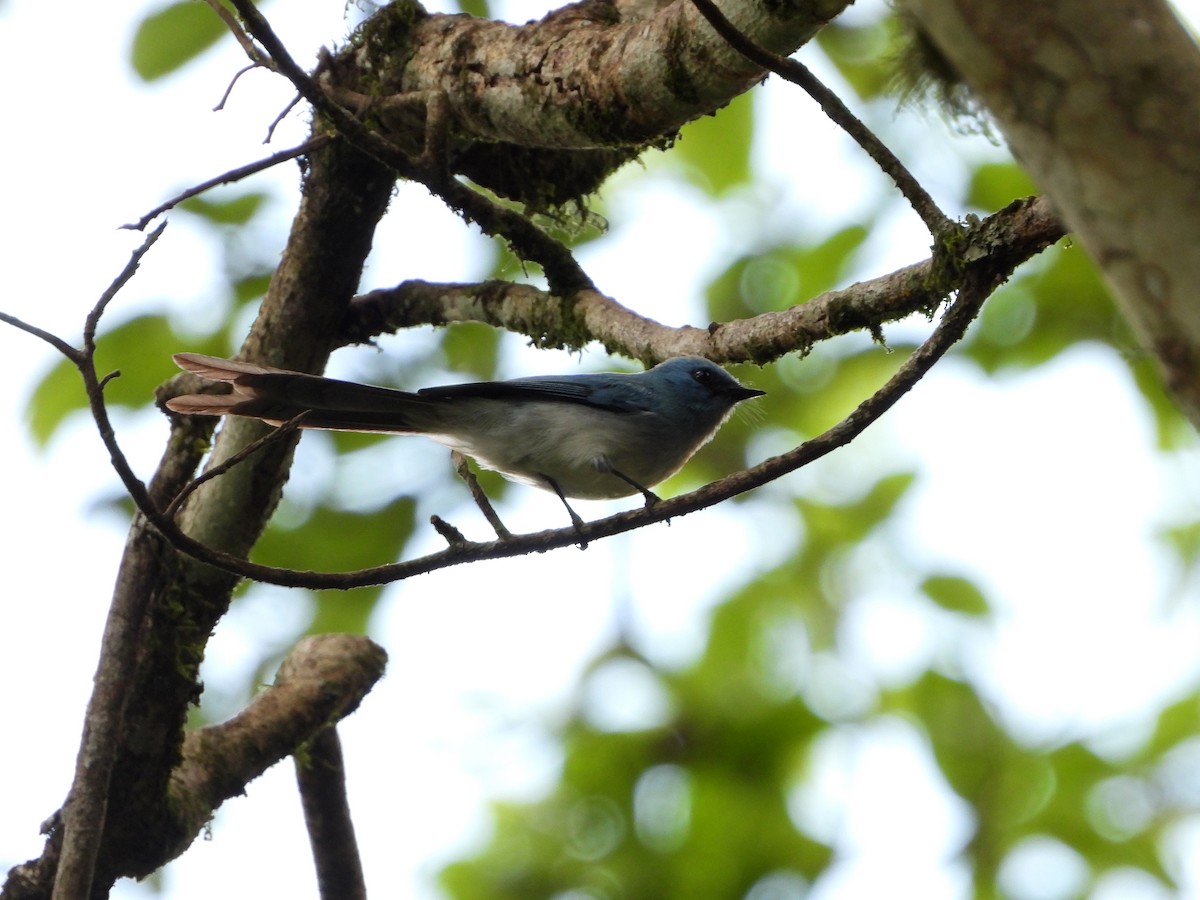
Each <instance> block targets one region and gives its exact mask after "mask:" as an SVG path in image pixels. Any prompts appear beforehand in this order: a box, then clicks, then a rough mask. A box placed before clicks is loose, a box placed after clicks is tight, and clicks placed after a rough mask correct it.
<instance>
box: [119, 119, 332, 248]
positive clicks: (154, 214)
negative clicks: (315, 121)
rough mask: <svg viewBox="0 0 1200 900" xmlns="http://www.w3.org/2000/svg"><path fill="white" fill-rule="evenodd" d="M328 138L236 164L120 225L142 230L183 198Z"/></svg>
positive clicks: (298, 153) (261, 168)
mask: <svg viewBox="0 0 1200 900" xmlns="http://www.w3.org/2000/svg"><path fill="white" fill-rule="evenodd" d="M329 140H330V139H329V137H327V136H326V135H323V134H319V135H317V136H316V137H311V138H309V139H308V140H307V141H305V142H304V143H303V144H300V145H299V146H296V147H292V148H291V149H290V150H280V151H279V152H278V153H272V154H271V155H270V156H268V157H266V158H264V159H260V160H258V161H257V162H252V163H247V164H246V165H244V166H238V167H237V168H236V169H230V170H229V171H228V172H226V173H224V174H223V175H218V176H216V177H215V178H210V179H208V181H202V182H201V183H200V184H198V185H196V186H195V187H190V188H188V189H187V190H186V191H184V192H183V193H182V194H179V195H177V196H175V197H172V198H171V199H170V200H168V201H167V202H166V203H163V204H161V205H159V206H156V207H154V209H152V210H150V212H148V213H146V214H145V215H144V216H142V217H141V218H140V219H138V220H137V221H136V222H131V223H129V224H128V225H122V226H121V227H122V228H125V229H128V230H130V231H142V230H143V229H144V228H145V227H146V226H147V225H149V224H150V223H151V222H152V221H154V220H155V219H156V218H158V217H159V216H161V215H162V214H163V213H165V212H167V211H168V210H171V209H174V208H175V207H176V206H178V205H179V204H180V203H182V202H183V201H184V200H188V199H190V198H192V197H195V196H197V195H199V194H203V193H204V192H205V191H207V190H209V189H211V188H214V187H216V186H217V185H219V184H231V183H232V182H235V181H241V180H242V179H243V178H247V177H249V176H250V175H254V174H256V173H258V172H262V171H264V170H265V169H269V168H271V167H272V166H277V165H279V163H281V162H287V161H288V160H289V159H295V158H296V157H298V156H303V155H304V154H305V153H311V152H312V151H313V150H318V149H320V148H321V147H324V146H325V145H326V144H328V143H329Z"/></svg>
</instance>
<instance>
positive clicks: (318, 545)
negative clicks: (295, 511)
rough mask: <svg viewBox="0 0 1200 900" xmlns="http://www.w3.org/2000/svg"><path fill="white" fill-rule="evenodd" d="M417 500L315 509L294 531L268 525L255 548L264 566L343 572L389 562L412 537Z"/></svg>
mask: <svg viewBox="0 0 1200 900" xmlns="http://www.w3.org/2000/svg"><path fill="white" fill-rule="evenodd" d="M415 520H416V501H415V500H413V498H412V497H398V498H396V499H395V500H393V501H392V502H391V503H389V504H388V505H387V506H384V507H381V508H379V509H376V510H373V511H371V512H366V513H363V512H353V511H349V510H343V509H330V508H329V507H326V506H321V507H317V508H316V509H315V510H314V511H313V513H312V515H310V516H309V517H308V518H307V519H305V520H304V522H303V523H301V524H300V525H298V526H296V527H295V528H282V527H278V526H272V527H270V528H268V529H267V531H266V533H264V534H263V536H262V538H261V539H260V540H259V542H258V544H257V545H256V546H255V548H254V558H255V559H256V560H257V561H259V562H262V563H265V564H266V565H272V566H292V567H299V568H305V569H316V570H318V571H322V572H347V571H351V570H354V569H362V568H366V567H368V566H379V565H384V564H386V563H389V562H392V561H393V560H395V559H396V558H397V557H398V556H399V555H400V551H401V550H403V549H404V545H405V544H406V543H407V542H408V539H409V538H410V537H411V536H412V532H413V526H414V523H415Z"/></svg>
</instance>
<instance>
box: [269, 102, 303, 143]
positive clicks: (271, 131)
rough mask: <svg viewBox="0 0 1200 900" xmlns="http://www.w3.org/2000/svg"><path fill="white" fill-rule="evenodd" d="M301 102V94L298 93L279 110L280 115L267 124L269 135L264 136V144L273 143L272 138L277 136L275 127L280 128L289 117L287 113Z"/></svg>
mask: <svg viewBox="0 0 1200 900" xmlns="http://www.w3.org/2000/svg"><path fill="white" fill-rule="evenodd" d="M299 102H300V95H299V94H297V95H296V96H295V97H293V98H292V99H291V100H289V101H288V104H287V106H285V107H284V108H283V109H281V110H280V111H279V115H277V116H276V117H275V118H274V119H272V120H271V124H270V125H268V126H267V136H266V137H265V138H263V143H264V144H269V143H271V138H273V137H275V129H276V128H278V127H279V125H280V123H281V122H282V121H283V120H284V119H286V118H287V114H288V113H290V112H291V111H292V110H293V109H295V108H296V105H297V104H298V103H299Z"/></svg>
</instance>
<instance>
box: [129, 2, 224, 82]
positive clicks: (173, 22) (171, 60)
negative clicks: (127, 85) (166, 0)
mask: <svg viewBox="0 0 1200 900" xmlns="http://www.w3.org/2000/svg"><path fill="white" fill-rule="evenodd" d="M228 33H229V30H228V29H227V28H226V27H225V23H224V22H222V21H221V20H220V19H219V18H218V17H217V15H216V13H214V12H213V11H212V9H211V8H209V6H208V5H207V4H205V3H197V2H195V0H179V2H177V3H172V4H170V5H169V6H164V7H163V8H162V9H160V10H158V11H156V12H154V13H151V14H150V15H148V16H146V18H144V19H143V20H142V21H141V24H139V25H138V29H137V32H136V33H135V34H134V36H133V46H132V47H131V48H130V52H129V56H130V62H131V63H132V64H133V70H134V72H136V73H137V74H138V75H140V76H141V77H142V79H143V80H145V81H154V80H156V79H159V78H162V77H163V76H165V75H169V74H171V73H172V72H174V71H176V70H177V69H179V68H180V67H181V66H183V65H186V64H187V63H188V62H190V61H191V60H193V59H195V58H196V57H197V56H199V55H200V54H201V53H203V52H204V51H205V50H207V49H208V48H209V47H211V46H212V45H213V44H215V43H216V42H217V41H218V40H220V39H221V38H222V36H224V35H226V34H228Z"/></svg>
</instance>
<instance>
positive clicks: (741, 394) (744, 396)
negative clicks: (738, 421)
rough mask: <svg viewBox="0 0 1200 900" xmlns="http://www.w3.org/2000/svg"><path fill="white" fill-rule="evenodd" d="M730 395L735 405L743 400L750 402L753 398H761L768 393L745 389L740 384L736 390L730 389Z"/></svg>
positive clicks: (755, 389)
mask: <svg viewBox="0 0 1200 900" xmlns="http://www.w3.org/2000/svg"><path fill="white" fill-rule="evenodd" d="M728 393H729V396H730V397H731V398H732V399H733V402H734V403H741V402H742V401H743V400H749V399H750V398H751V397H761V396H763V395H764V394H765V393H766V391H760V390H758V389H757V388H748V387H743V386H742V385H740V384H739V385H738V386H737V387H735V388H730V389H729V391H728Z"/></svg>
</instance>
